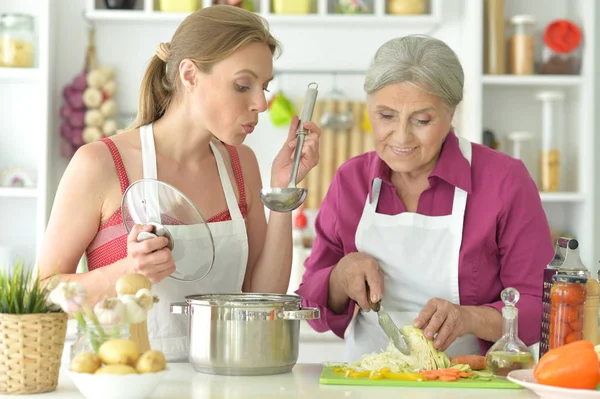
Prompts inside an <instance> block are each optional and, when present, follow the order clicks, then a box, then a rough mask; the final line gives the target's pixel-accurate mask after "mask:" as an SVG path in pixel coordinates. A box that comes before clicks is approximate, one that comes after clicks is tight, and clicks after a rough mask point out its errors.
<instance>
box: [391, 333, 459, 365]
mask: <svg viewBox="0 0 600 399" xmlns="http://www.w3.org/2000/svg"><path fill="white" fill-rule="evenodd" d="M400 334H402V336H403V337H404V339H405V340H406V343H407V344H408V347H409V348H410V356H408V357H413V358H414V361H413V362H411V363H412V364H413V365H416V366H418V368H420V369H422V370H435V369H443V368H447V367H450V359H448V356H446V354H445V353H444V352H442V351H439V350H437V349H435V347H434V346H433V341H432V340H431V339H427V338H426V337H425V334H424V333H423V330H421V329H420V328H416V327H413V326H411V325H406V326H404V327H402V328H401V329H400ZM392 346H393V344H392ZM388 348H389V345H388ZM394 349H395V350H396V351H398V350H397V349H396V348H395V347H394Z"/></svg>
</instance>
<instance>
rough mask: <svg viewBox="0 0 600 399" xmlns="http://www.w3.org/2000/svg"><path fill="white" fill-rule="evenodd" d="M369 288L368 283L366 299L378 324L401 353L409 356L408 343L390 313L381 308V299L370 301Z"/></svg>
mask: <svg viewBox="0 0 600 399" xmlns="http://www.w3.org/2000/svg"><path fill="white" fill-rule="evenodd" d="M370 291H371V290H370V289H369V285H368V284H367V300H368V301H369V305H370V306H371V310H373V311H374V312H376V313H377V321H378V322H379V326H380V327H381V329H382V330H383V332H384V333H385V335H387V337H388V338H389V339H391V340H392V342H393V343H394V346H395V347H396V348H397V349H398V350H399V351H400V352H402V353H403V354H405V355H407V356H410V348H409V346H408V343H407V342H406V340H405V339H404V336H403V335H402V334H401V333H400V330H399V329H398V327H397V326H396V323H394V320H392V318H391V317H390V315H389V314H388V313H387V312H386V311H385V310H383V307H382V306H381V300H379V301H378V302H375V303H374V302H372V301H371V292H370Z"/></svg>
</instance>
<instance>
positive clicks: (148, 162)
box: [140, 124, 158, 179]
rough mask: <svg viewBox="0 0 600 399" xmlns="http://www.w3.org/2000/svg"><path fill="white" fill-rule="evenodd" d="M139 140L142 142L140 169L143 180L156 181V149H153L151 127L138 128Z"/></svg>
mask: <svg viewBox="0 0 600 399" xmlns="http://www.w3.org/2000/svg"><path fill="white" fill-rule="evenodd" d="M140 140H141V142H142V168H143V172H144V173H143V176H144V178H145V179H158V173H157V172H156V149H155V148H154V131H153V130H152V125H151V124H150V125H144V126H141V127H140Z"/></svg>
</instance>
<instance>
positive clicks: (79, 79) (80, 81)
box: [73, 72, 87, 92]
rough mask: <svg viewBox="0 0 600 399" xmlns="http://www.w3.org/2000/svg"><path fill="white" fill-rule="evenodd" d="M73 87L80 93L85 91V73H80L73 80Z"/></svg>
mask: <svg viewBox="0 0 600 399" xmlns="http://www.w3.org/2000/svg"><path fill="white" fill-rule="evenodd" d="M73 87H74V88H75V89H77V90H78V91H80V92H83V91H84V90H85V89H87V76H86V73H85V72H82V73H80V74H79V75H77V76H76V77H75V79H73Z"/></svg>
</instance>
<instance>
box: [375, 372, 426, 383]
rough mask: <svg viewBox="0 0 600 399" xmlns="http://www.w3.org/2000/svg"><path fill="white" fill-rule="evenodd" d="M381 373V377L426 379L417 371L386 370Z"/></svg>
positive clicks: (403, 379) (402, 379)
mask: <svg viewBox="0 0 600 399" xmlns="http://www.w3.org/2000/svg"><path fill="white" fill-rule="evenodd" d="M381 374H382V375H383V377H385V378H387V379H390V380H400V381H425V380H426V379H427V378H425V377H424V376H423V375H421V374H419V373H394V372H391V371H386V372H383V373H381Z"/></svg>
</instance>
